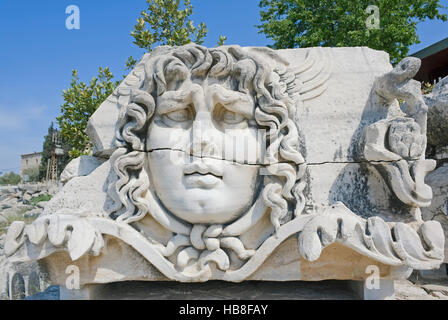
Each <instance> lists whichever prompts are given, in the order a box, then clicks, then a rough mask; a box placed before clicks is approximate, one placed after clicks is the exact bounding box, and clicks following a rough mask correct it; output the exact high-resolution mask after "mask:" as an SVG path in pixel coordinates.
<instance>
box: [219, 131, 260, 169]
mask: <svg viewBox="0 0 448 320" xmlns="http://www.w3.org/2000/svg"><path fill="white" fill-rule="evenodd" d="M262 147H263V135H262V132H261V131H260V132H259V131H258V130H257V128H245V129H236V130H233V129H232V130H226V132H225V134H224V143H223V148H224V159H225V160H229V161H234V162H236V163H241V164H243V163H248V164H259V163H260V159H261V157H260V154H261V152H262Z"/></svg>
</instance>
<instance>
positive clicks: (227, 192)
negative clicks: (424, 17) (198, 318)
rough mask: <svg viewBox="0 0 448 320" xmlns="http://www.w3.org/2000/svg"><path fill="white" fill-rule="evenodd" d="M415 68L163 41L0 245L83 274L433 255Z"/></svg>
mask: <svg viewBox="0 0 448 320" xmlns="http://www.w3.org/2000/svg"><path fill="white" fill-rule="evenodd" d="M419 67H420V60H418V59H416V58H407V59H404V60H403V61H402V62H400V64H399V65H398V66H397V67H396V68H392V66H391V64H390V62H389V56H388V55H387V54H386V53H384V52H381V51H375V50H372V49H369V48H365V47H356V48H304V49H289V50H278V51H275V50H271V49H268V48H243V47H239V46H222V47H218V48H205V47H202V46H198V45H194V44H189V45H186V46H182V47H159V48H158V49H156V50H155V51H154V52H153V53H151V54H146V55H145V56H144V57H143V58H142V59H141V61H140V62H139V63H138V64H137V65H136V67H135V69H134V70H133V71H132V72H131V73H130V74H129V75H128V76H127V77H126V79H124V80H123V81H122V83H121V84H120V85H119V86H118V88H117V89H116V90H115V91H114V93H113V94H112V95H111V96H110V97H109V98H108V99H107V100H106V101H105V102H104V103H103V104H102V105H101V106H100V107H99V109H98V110H97V111H96V112H95V114H94V115H93V116H92V118H91V119H90V121H89V125H88V130H87V132H88V133H89V135H90V137H91V139H92V141H93V143H94V157H101V158H105V159H106V160H101V161H99V160H98V161H97V160H95V159H94V158H92V159H91V161H90V160H88V159H83V161H82V162H83V163H86V164H85V166H86V169H82V168H80V167H79V166H81V165H82V164H81V163H74V164H73V165H72V166H71V167H70V168H71V169H70V170H69V171H67V172H68V173H67V174H66V175H67V178H66V184H65V186H64V188H63V189H62V190H61V191H60V193H59V194H57V195H56V196H55V197H54V198H53V199H52V200H51V201H50V202H49V203H48V204H47V206H46V208H45V211H44V214H43V215H42V216H40V217H39V218H38V219H37V220H36V221H35V222H34V223H32V224H30V225H25V224H24V223H23V222H15V223H14V224H13V225H12V226H11V227H10V229H9V231H8V236H7V237H8V238H7V243H6V245H5V251H6V253H7V254H8V255H9V256H10V259H16V260H21V261H24V260H43V261H44V262H45V263H46V265H47V268H48V271H49V273H50V275H51V277H52V281H53V282H54V283H55V284H60V285H66V283H67V279H68V277H69V276H70V277H73V274H72V273H71V272H67V268H68V267H69V270H76V268H77V270H78V271H79V274H78V276H79V279H78V280H79V285H80V286H81V287H82V286H86V285H87V286H88V285H95V284H101V283H109V282H118V281H128V280H139V281H161V280H173V281H180V282H204V281H208V280H225V281H231V282H241V281H245V280H269V281H288V280H313V281H316V280H324V279H344V280H356V281H364V280H365V279H367V278H368V277H369V276H371V274H370V273H369V272H368V270H370V269H369V268H371V266H375V267H377V268H378V270H379V273H378V276H379V277H380V278H381V281H383V282H384V281H386V282H384V283H390V282H387V281H388V280H394V279H401V278H406V277H408V276H409V274H410V272H411V271H412V270H413V269H421V270H428V269H434V268H438V267H439V266H440V264H441V263H442V262H443V258H444V241H445V237H444V234H443V230H442V228H441V226H440V223H438V222H436V221H426V222H425V221H423V220H422V217H421V209H420V208H422V207H427V206H429V205H430V204H431V199H432V191H431V188H430V187H429V186H428V185H426V184H425V176H426V174H427V173H428V172H430V171H432V170H433V169H434V167H435V162H434V161H433V160H427V159H425V148H426V115H427V109H428V108H427V106H426V104H425V101H424V100H423V98H422V95H421V92H420V83H418V82H417V81H414V80H412V77H413V76H414V75H415V74H416V72H417V71H418V69H419ZM398 100H401V101H404V105H403V106H402V108H400V105H399V102H398ZM74 267H76V268H74ZM70 279H71V280H73V279H72V278H70ZM392 288H393V286H392Z"/></svg>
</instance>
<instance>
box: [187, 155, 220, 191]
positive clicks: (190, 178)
mask: <svg viewBox="0 0 448 320" xmlns="http://www.w3.org/2000/svg"><path fill="white" fill-rule="evenodd" d="M184 175H185V181H186V182H187V184H188V185H190V186H191V187H199V188H205V189H211V188H213V187H214V186H216V185H217V184H218V183H219V182H220V181H221V180H222V176H223V171H222V169H221V168H220V167H219V166H217V165H215V164H212V163H205V162H204V161H194V162H193V163H191V164H187V165H186V166H185V169H184Z"/></svg>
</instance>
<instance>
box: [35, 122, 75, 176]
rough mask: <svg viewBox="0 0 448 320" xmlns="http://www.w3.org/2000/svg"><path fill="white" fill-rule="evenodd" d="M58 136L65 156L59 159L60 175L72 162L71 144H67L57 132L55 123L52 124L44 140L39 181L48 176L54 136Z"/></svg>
mask: <svg viewBox="0 0 448 320" xmlns="http://www.w3.org/2000/svg"><path fill="white" fill-rule="evenodd" d="M54 133H55V134H57V135H58V140H59V143H60V146H61V147H62V149H63V151H64V154H63V155H62V156H58V157H57V165H58V174H60V173H61V172H62V170H63V169H64V168H65V166H66V165H67V164H68V163H69V162H70V155H69V152H70V151H71V150H72V148H71V146H70V144H68V143H67V141H66V138H64V137H63V136H62V135H61V134H59V131H58V130H56V129H55V128H54V126H53V122H52V123H51V125H50V127H48V134H47V135H46V136H45V138H44V143H43V146H42V160H41V162H40V167H39V180H40V181H41V180H43V179H45V178H46V176H47V168H48V161H50V160H51V153H52V148H53V142H52V141H53V134H54Z"/></svg>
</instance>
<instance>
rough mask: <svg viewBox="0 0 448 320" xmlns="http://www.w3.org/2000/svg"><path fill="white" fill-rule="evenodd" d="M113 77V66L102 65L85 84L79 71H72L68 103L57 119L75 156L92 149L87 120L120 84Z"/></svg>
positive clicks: (71, 153) (65, 99)
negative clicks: (79, 75) (105, 66)
mask: <svg viewBox="0 0 448 320" xmlns="http://www.w3.org/2000/svg"><path fill="white" fill-rule="evenodd" d="M113 77H114V76H113V74H112V73H111V72H110V70H109V68H101V67H100V68H99V71H98V76H97V77H93V78H92V80H91V81H90V83H84V82H82V81H80V80H79V77H78V72H77V71H76V70H73V71H72V82H71V84H70V88H68V89H67V90H64V91H63V98H64V101H65V103H64V104H63V105H62V107H61V115H60V116H59V117H58V118H57V121H58V123H59V128H60V130H61V131H60V132H61V134H62V136H63V138H64V139H65V141H67V143H69V144H70V145H71V150H70V151H69V155H70V157H71V158H77V157H79V156H81V155H83V154H89V152H90V151H91V142H90V140H89V137H88V136H87V134H86V133H85V129H86V127H87V121H88V120H89V118H90V116H91V115H92V114H93V113H94V112H95V111H96V109H98V107H99V106H100V104H101V103H102V102H103V101H104V100H106V98H107V97H108V96H109V95H110V94H112V92H113V90H114V89H115V87H116V86H117V85H118V83H119V82H118V81H116V82H114V81H112V79H113Z"/></svg>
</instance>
